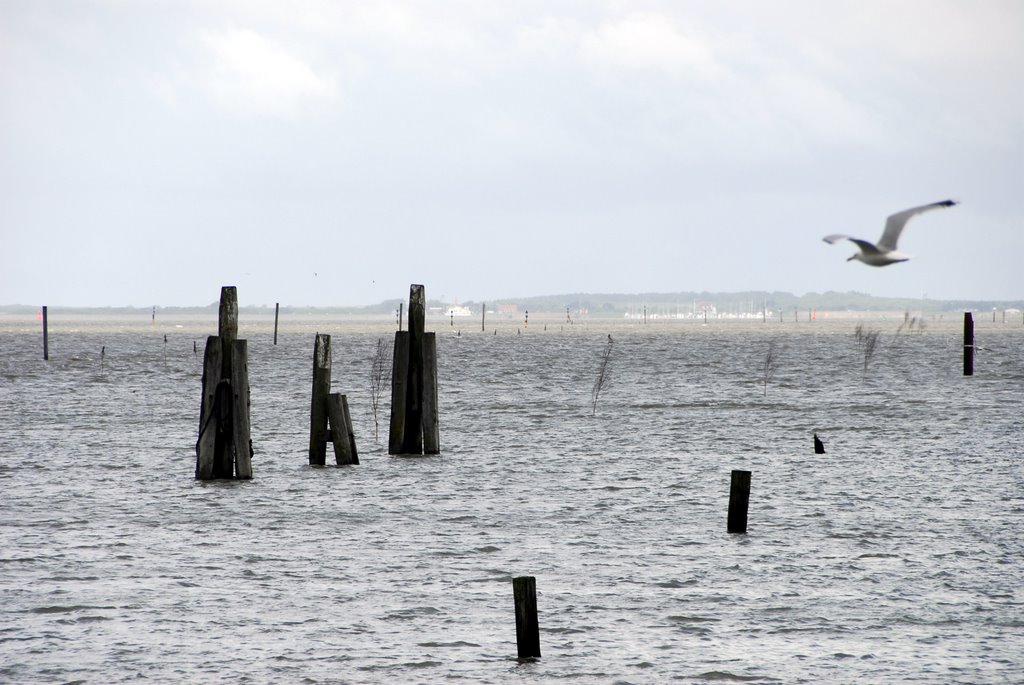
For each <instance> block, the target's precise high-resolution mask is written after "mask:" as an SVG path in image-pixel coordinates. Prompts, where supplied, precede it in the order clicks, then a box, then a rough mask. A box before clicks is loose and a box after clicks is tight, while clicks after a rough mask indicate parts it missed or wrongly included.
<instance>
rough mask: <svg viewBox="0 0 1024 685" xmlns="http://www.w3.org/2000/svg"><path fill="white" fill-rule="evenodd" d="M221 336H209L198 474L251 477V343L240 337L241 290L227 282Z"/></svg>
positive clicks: (222, 298) (202, 477) (223, 291)
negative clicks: (239, 298) (239, 303)
mask: <svg viewBox="0 0 1024 685" xmlns="http://www.w3.org/2000/svg"><path fill="white" fill-rule="evenodd" d="M218 333H219V335H211V336H210V337H209V338H207V339H206V350H205V352H204V355H203V381H202V384H203V390H202V401H201V406H200V410H199V437H198V439H197V440H196V478H198V479H200V480H209V479H212V478H240V479H249V478H252V453H253V452H252V439H251V436H250V424H249V370H248V346H247V343H246V341H245V340H238V339H237V335H238V294H237V290H236V289H235V287H234V286H224V287H223V288H221V295H220V319H219V321H218Z"/></svg>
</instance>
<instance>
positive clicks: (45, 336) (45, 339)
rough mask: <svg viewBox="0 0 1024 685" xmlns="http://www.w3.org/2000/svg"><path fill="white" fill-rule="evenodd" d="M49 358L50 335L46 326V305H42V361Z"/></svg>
mask: <svg viewBox="0 0 1024 685" xmlns="http://www.w3.org/2000/svg"><path fill="white" fill-rule="evenodd" d="M49 359H50V337H49V331H48V330H47V328H46V305H45V304H44V305H43V361H48V360H49Z"/></svg>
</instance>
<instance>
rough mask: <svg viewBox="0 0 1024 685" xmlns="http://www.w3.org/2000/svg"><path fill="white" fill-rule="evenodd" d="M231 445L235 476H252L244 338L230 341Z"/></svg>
mask: <svg viewBox="0 0 1024 685" xmlns="http://www.w3.org/2000/svg"><path fill="white" fill-rule="evenodd" d="M232 348H233V349H232V352H231V357H232V360H233V361H232V364H231V390H232V393H233V396H232V404H231V429H232V435H231V445H232V447H233V448H234V458H235V459H234V461H235V474H234V475H235V478H241V479H249V478H252V440H251V438H250V435H249V352H248V343H247V341H245V340H235V341H234V342H233V343H232Z"/></svg>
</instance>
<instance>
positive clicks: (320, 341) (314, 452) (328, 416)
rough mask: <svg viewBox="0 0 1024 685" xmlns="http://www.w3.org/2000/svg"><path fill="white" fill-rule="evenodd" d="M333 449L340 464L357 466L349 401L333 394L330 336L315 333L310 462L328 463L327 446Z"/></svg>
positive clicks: (310, 411) (310, 414)
mask: <svg viewBox="0 0 1024 685" xmlns="http://www.w3.org/2000/svg"><path fill="white" fill-rule="evenodd" d="M328 442H330V443H332V445H333V446H334V461H335V462H336V463H337V464H338V465H346V464H358V463H359V456H358V454H357V452H356V437H355V432H354V431H353V430H352V417H351V416H350V415H349V413H348V398H346V397H345V396H344V395H342V394H340V393H336V392H335V393H332V392H331V336H329V335H325V334H323V333H317V334H316V342H315V343H314V346H313V392H312V399H311V401H310V409H309V463H310V464H312V465H314V466H323V465H324V464H325V463H326V462H327V443H328Z"/></svg>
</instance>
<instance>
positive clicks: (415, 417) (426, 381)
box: [388, 284, 441, 454]
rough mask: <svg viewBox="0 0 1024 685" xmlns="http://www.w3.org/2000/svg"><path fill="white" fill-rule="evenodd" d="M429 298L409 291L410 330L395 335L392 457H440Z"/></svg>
mask: <svg viewBox="0 0 1024 685" xmlns="http://www.w3.org/2000/svg"><path fill="white" fill-rule="evenodd" d="M426 302H427V301H426V294H425V292H424V288H423V286H422V285H416V284H413V285H411V286H410V287H409V330H408V331H402V330H399V331H396V332H395V353H394V360H393V362H392V367H391V424H390V432H389V437H388V454H424V453H426V454H439V453H440V451H441V447H440V432H439V429H438V417H437V337H436V336H435V335H434V333H426V332H425V331H424V330H423V329H424V327H425V320H426Z"/></svg>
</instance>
